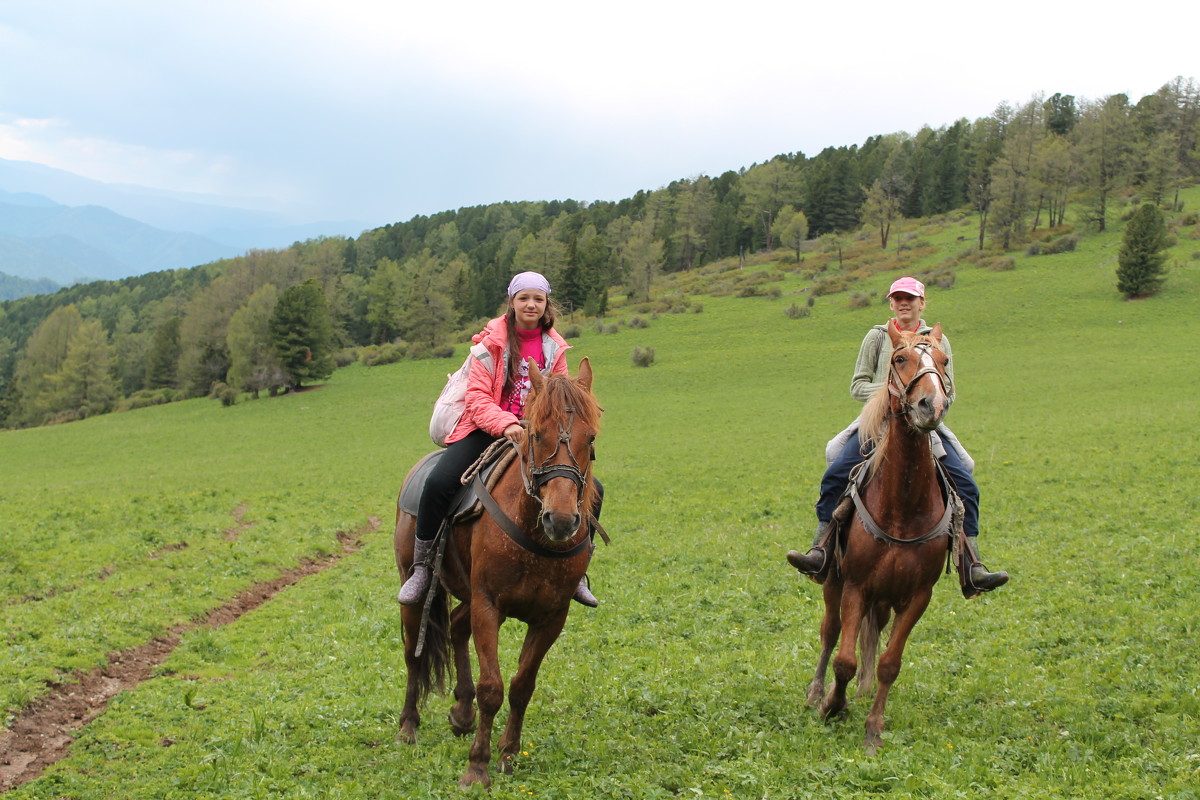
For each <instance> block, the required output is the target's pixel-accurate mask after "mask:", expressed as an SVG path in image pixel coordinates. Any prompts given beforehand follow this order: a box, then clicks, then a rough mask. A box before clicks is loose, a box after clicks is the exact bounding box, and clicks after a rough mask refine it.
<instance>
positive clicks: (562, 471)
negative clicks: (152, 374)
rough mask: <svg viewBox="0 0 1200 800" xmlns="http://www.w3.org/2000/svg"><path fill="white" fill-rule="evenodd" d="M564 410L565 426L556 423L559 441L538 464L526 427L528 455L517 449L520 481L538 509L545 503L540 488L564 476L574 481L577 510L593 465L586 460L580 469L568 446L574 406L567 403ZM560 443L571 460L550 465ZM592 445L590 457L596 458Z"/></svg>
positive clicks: (573, 419) (524, 423)
mask: <svg viewBox="0 0 1200 800" xmlns="http://www.w3.org/2000/svg"><path fill="white" fill-rule="evenodd" d="M565 410H566V411H567V414H568V416H567V422H566V425H565V426H564V425H563V423H562V422H561V421H560V422H559V423H558V441H557V442H556V443H555V445H554V450H553V451H552V452H551V453H550V454H549V455H547V456H546V457H545V458H544V459H542V463H541V464H536V465H535V460H534V455H533V439H534V437H533V435H532V434H530V433H529V431H528V429H526V432H525V439H526V441H527V442H528V444H529V455H528V457H526V455H525V454H524V453H522V452H521V451H520V449H518V450H517V453H518V456H519V458H520V460H521V480H522V481H523V482H524V484H525V493H526V494H528V495H529V496H530V497H532V498H533V499H534V500H536V501H537V503H538V507H539V508H541V507H543V505H544V504H543V502H542V496H541V488H542V487H543V486H545V485H546V484H547V483H549V482H550V481H552V480H554V479H555V478H567V479H569V480H571V481H572V482H573V483H574V484H575V488H576V489H577V490H578V491H577V492H576V494H577V496H578V498H579V499H578V500H577V501H576V503H575V510H576V511H578V510H579V509H580V507H582V506H583V488H584V486H586V485H587V484H586V481H587V480H588V479H589V478H590V473H591V466H592V465H591V462H589V463H588V465H587V467H586V468H583V469H581V468H580V466H579V462H578V461H577V460H576V458H575V452H574V451H573V450H572V449H571V428H572V427H574V424H575V408H574V407H573V406H567V407H566V409H565ZM521 424H522V425H526V422H525V421H522V423H521ZM563 445H566V447H567V457H568V458H570V459H571V463H570V464H551V463H550V461H551V460H552V459H554V458H555V456H557V455H558V451H559V450H561V449H562V447H563ZM594 448H595V445H592V446H591V457H592V459H593V460H594V459H595V458H596V454H595V449H594Z"/></svg>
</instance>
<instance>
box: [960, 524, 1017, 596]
mask: <svg viewBox="0 0 1200 800" xmlns="http://www.w3.org/2000/svg"><path fill="white" fill-rule="evenodd" d="M963 539H964V541H965V542H966V545H967V558H968V559H969V560H970V564H971V569H970V571H969V582H970V584H971V586H973V587H974V588H975V589H977V590H979V591H980V592H990V591H991V590H992V589H996V588H999V587H1001V586H1003V585H1004V584H1006V583H1008V573H1007V572H1004V571H1003V570H1000V571H997V572H988V569H987V567H985V566H984V565H983V562H982V561H980V559H979V543H978V542H976V541H975V539H976V537H974V536H964V537H963Z"/></svg>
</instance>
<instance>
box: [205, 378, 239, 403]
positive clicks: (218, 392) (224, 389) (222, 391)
mask: <svg viewBox="0 0 1200 800" xmlns="http://www.w3.org/2000/svg"><path fill="white" fill-rule="evenodd" d="M208 396H209V397H215V398H216V399H218V400H220V401H221V405H223V406H231V405H234V404H235V403H237V400H238V390H237V389H235V388H233V387H232V386H230V385H229V384H227V383H225V382H223V381H217V382H216V383H214V384H213V386H212V391H210V392H209V393H208Z"/></svg>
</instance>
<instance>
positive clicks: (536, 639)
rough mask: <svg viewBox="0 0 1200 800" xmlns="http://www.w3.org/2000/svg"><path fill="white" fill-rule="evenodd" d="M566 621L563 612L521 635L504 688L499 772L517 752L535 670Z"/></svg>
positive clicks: (507, 767) (509, 770) (507, 770)
mask: <svg viewBox="0 0 1200 800" xmlns="http://www.w3.org/2000/svg"><path fill="white" fill-rule="evenodd" d="M566 621H567V609H563V611H562V613H561V614H558V615H556V616H555V617H553V618H551V619H549V620H547V621H545V622H542V623H540V624H538V625H530V626H529V629H528V630H527V631H526V632H525V643H524V644H523V645H522V646H521V661H520V664H519V665H518V666H517V671H516V673H514V674H513V679H512V683H510V684H509V686H508V724H507V725H506V726H505V727H504V735H503V736H501V737H500V771H501V772H503V773H504V774H506V775H508V774H511V773H512V762H513V759H514V758H515V757H516V755H517V753H518V752H520V750H521V728H522V726H523V725H524V724H525V709H526V708H527V707H528V706H529V698H531V697H533V690H534V687H535V686H536V685H537V675H538V670H539V669H540V668H541V666H542V659H544V658H545V657H546V653H547V652H549V650H550V648H551V646H553V644H554V642H555V640H556V639H558V635H559V634H560V633H562V629H563V625H564V624H565V623H566Z"/></svg>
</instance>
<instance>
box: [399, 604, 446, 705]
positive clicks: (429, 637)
mask: <svg viewBox="0 0 1200 800" xmlns="http://www.w3.org/2000/svg"><path fill="white" fill-rule="evenodd" d="M429 591H430V592H431V593H432V597H431V598H427V599H429V621H428V624H427V625H426V626H425V641H424V643H423V646H422V648H421V654H420V655H418V656H414V657H413V659H412V662H411V663H410V664H409V670H410V671H411V673H412V676H413V677H414V678H415V679H416V681H417V695H418V702H419V701H420V700H421V699H423V698H424V697H425V696H426V695H428V694H429V693H430V692H434V691H436V692H438V693H439V694H440V693H443V692H445V691H446V677H447V675H449V673H450V665H451V663H452V662H453V653H452V652H451V648H450V596H449V592H447V591H446V590H445V588H443V587H442V585H441V582H440V581H437V582H433V584H432V585H431V586H430V587H429Z"/></svg>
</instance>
